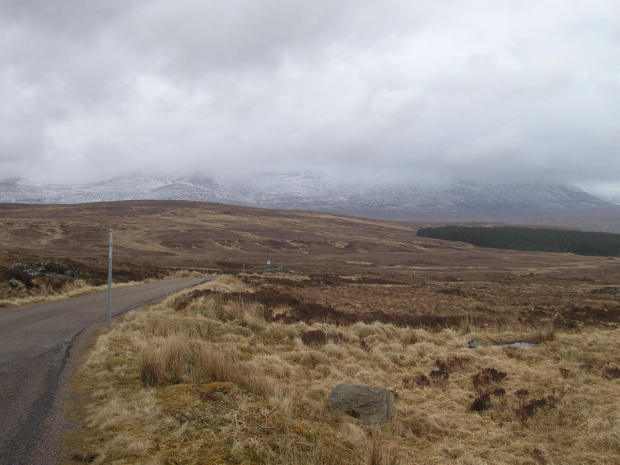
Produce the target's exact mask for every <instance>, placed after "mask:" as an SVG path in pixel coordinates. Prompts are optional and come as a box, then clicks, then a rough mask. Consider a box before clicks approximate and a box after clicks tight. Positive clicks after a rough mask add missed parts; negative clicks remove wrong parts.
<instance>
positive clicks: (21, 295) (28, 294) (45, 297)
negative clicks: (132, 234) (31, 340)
mask: <svg viewBox="0 0 620 465" xmlns="http://www.w3.org/2000/svg"><path fill="white" fill-rule="evenodd" d="M199 277H202V273H199V272H197V271H188V270H180V271H173V272H170V273H169V274H168V275H167V276H165V277H164V279H176V278H199ZM155 281H157V280H156V279H154V278H149V279H144V280H141V281H130V282H123V283H114V282H113V283H112V289H122V288H125V287H132V286H138V285H140V284H148V283H152V282H155ZM20 287H21V289H18V290H17V291H16V292H13V293H12V294H10V295H7V296H6V297H5V298H0V311H1V310H2V309H6V308H15V307H26V306H30V305H36V304H40V303H45V302H56V301H59V300H66V299H71V298H73V297H79V296H81V295H86V294H92V293H94V292H101V291H104V290H106V289H107V288H108V285H107V284H104V285H101V286H93V285H90V284H88V283H87V282H86V281H84V280H82V279H74V280H69V281H67V282H66V283H65V284H64V285H63V286H62V287H61V288H60V289H58V290H54V289H53V288H52V287H51V286H50V285H48V284H45V283H43V284H42V285H41V286H40V287H36V288H33V289H30V290H28V289H26V288H25V287H24V286H23V285H22V286H20Z"/></svg>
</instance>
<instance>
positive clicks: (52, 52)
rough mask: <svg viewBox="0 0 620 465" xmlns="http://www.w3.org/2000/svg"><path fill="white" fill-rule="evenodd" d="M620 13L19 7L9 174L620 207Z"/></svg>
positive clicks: (530, 6) (371, 5)
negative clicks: (548, 189) (162, 178)
mask: <svg viewBox="0 0 620 465" xmlns="http://www.w3.org/2000/svg"><path fill="white" fill-rule="evenodd" d="M619 25H620V4H616V3H615V2H610V1H607V0H604V1H603V0H593V1H589V2H583V1H573V0H567V1H564V2H558V1H555V0H554V1H551V0H542V1H541V0H538V1H528V0H526V1H523V2H497V1H492V0H479V1H476V0H464V1H459V2H456V1H446V2H434V3H432V2H422V1H417V0H415V1H410V0H387V1H381V2H379V1H374V0H342V1H338V2H333V1H327V0H317V1H315V2H298V1H289V0H261V1H257V0H240V1H236V2H225V1H220V0H214V1H210V2H203V1H199V0H177V1H172V0H159V1H145V0H144V1H132V2H127V1H123V0H107V1H105V2H102V1H98V0H31V1H28V2H24V1H20V0H5V1H4V2H2V4H0V55H1V59H0V99H1V101H2V102H3V105H2V107H0V178H7V177H23V178H27V179H32V180H37V181H46V182H83V181H93V180H100V179H103V178H107V177H112V176H118V175H126V174H132V173H140V174H166V173H171V174H187V173H199V174H206V175H219V176H221V175H235V174H247V173H251V172H262V171H274V170H275V171H284V170H291V169H298V168H306V169H320V170H322V171H330V172H333V173H334V174H335V175H336V176H343V177H349V178H355V177H363V178H369V177H375V176H376V177H379V178H385V179H400V180H402V179H417V178H420V177H435V176H439V177H460V178H472V179H480V180H492V181H528V180H553V181H565V182H571V183H578V184H581V185H584V186H586V185H587V186H589V187H590V188H591V189H592V190H596V189H597V188H598V187H600V186H606V187H605V189H607V191H609V192H612V193H613V192H615V191H616V190H617V191H618V192H619V193H620V184H619V182H618V181H619V180H620V138H618V134H620V26H619Z"/></svg>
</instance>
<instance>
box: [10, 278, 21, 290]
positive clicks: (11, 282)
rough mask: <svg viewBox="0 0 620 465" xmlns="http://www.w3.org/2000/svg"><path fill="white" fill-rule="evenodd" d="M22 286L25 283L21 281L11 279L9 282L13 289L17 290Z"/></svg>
mask: <svg viewBox="0 0 620 465" xmlns="http://www.w3.org/2000/svg"><path fill="white" fill-rule="evenodd" d="M20 284H24V283H22V282H21V281H20V280H19V279H11V280H10V281H9V286H10V287H11V289H13V288H16V287H17V286H19V285H20Z"/></svg>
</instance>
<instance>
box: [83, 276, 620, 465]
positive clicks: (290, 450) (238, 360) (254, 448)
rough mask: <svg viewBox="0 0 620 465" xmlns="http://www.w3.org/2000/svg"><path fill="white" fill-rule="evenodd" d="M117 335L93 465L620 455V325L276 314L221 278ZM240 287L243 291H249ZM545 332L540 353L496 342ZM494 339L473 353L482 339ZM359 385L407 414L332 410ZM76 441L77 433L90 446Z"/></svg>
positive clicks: (105, 370) (87, 365) (102, 383)
mask: <svg viewBox="0 0 620 465" xmlns="http://www.w3.org/2000/svg"><path fill="white" fill-rule="evenodd" d="M203 288H204V289H207V288H208V289H211V290H215V292H211V291H209V292H204V293H194V291H183V292H181V293H178V294H175V295H174V296H171V297H169V298H168V299H166V300H165V301H163V302H162V303H160V304H158V305H154V306H152V307H150V308H149V309H148V310H145V311H138V312H133V313H131V314H129V315H128V316H127V317H126V318H125V319H124V321H123V322H121V323H119V324H117V325H115V326H114V327H113V329H112V330H111V331H110V332H109V333H107V334H105V335H103V336H102V337H101V338H100V339H99V340H98V342H97V344H96V346H95V348H94V349H93V351H92V352H91V353H90V354H89V355H88V357H87V358H86V360H85V362H84V364H83V366H82V367H81V368H80V373H79V376H78V385H77V386H78V389H81V390H82V392H84V393H88V395H89V399H90V400H89V402H88V405H87V407H86V411H85V417H84V430H83V431H82V432H81V436H80V437H79V441H80V443H81V448H80V449H79V450H71V454H77V453H81V454H87V455H88V456H89V457H94V459H93V462H92V463H96V464H99V463H119V464H124V463H153V464H157V463H159V464H164V463H175V462H176V463H265V464H381V465H388V464H389V465H392V464H415V463H420V464H422V463H423V464H445V463H448V464H483V463H497V464H512V463H523V464H534V465H536V464H543V463H544V464H583V463H599V464H613V463H617V457H618V456H620V416H619V415H620V414H619V413H618V412H620V379H618V378H617V377H615V374H616V372H618V373H620V370H618V360H620V338H619V336H620V333H619V331H620V330H619V329H603V328H583V329H580V330H575V331H571V332H566V331H560V330H557V329H556V328H555V327H553V326H551V325H549V324H546V323H542V324H537V325H534V326H527V325H525V324H521V325H517V324H514V325H511V326H504V327H503V328H502V329H501V330H498V329H497V328H489V327H480V326H478V325H475V324H469V323H466V324H462V325H460V326H457V327H454V328H444V329H437V328H411V327H397V326H393V325H391V324H384V323H379V322H374V323H371V324H367V323H361V322H357V323H354V324H350V325H344V324H340V325H334V324H330V323H329V322H315V323H313V324H307V323H305V322H296V323H289V324H285V323H281V322H269V321H266V320H265V319H264V318H263V315H265V313H264V312H263V310H264V309H263V308H262V306H261V305H260V304H258V303H256V302H252V301H250V300H241V299H237V298H232V299H231V298H227V299H224V298H222V296H221V294H227V293H230V292H233V291H232V289H242V288H243V289H244V291H243V292H248V291H249V289H248V286H247V285H245V284H244V283H243V282H241V281H239V280H238V279H237V278H225V279H222V278H218V280H217V281H216V282H215V283H209V284H208V286H203ZM235 292H236V291H235ZM525 338H529V340H531V341H532V342H537V343H538V344H537V345H536V346H534V347H533V348H531V349H527V350H521V349H511V348H507V349H499V348H496V347H492V346H490V344H493V343H496V342H507V341H516V340H523V339H525ZM473 339H475V340H479V341H482V342H483V343H485V344H489V346H487V347H485V348H479V349H468V348H467V347H466V346H467V342H468V341H469V340H473ZM343 382H350V383H359V384H370V385H375V386H382V387H387V388H389V389H391V390H392V391H393V392H394V393H395V396H396V402H395V420H394V422H392V423H391V424H388V425H383V426H381V427H369V426H366V425H363V424H362V423H361V422H360V421H359V420H356V419H354V418H351V417H348V416H346V415H342V414H339V413H336V412H332V411H331V410H330V409H329V408H328V407H327V404H326V400H327V397H328V395H329V393H330V391H331V389H332V388H333V387H334V386H335V385H337V384H339V383H343ZM74 443H75V441H74Z"/></svg>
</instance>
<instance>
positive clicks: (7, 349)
mask: <svg viewBox="0 0 620 465" xmlns="http://www.w3.org/2000/svg"><path fill="white" fill-rule="evenodd" d="M201 282H204V280H203V279H196V278H189V279H188V278H183V279H174V280H169V281H160V282H156V283H152V284H144V285H140V286H134V287H127V288H123V289H117V290H114V291H113V292H112V312H113V314H114V315H118V314H120V313H123V312H126V311H127V310H130V309H132V308H135V307H138V306H140V305H142V304H144V303H146V302H149V301H151V300H154V299H156V298H158V297H162V296H164V295H166V294H169V293H172V292H175V291H178V290H180V289H183V288H186V287H189V286H193V285H197V284H200V283H201ZM106 311H107V292H98V293H96V294H90V295H86V296H83V297H77V298H74V299H69V300H64V301H60V302H51V303H46V304H40V305H36V306H33V307H27V308H16V309H9V310H4V311H1V312H0V465H9V464H10V465H18V464H22V463H25V461H26V456H27V454H28V451H29V449H30V448H31V447H32V446H33V444H34V443H35V441H36V440H37V438H38V436H39V435H40V433H41V430H42V425H43V421H44V419H45V415H46V414H47V412H48V411H49V409H50V407H51V405H52V400H53V398H54V393H55V391H56V387H57V385H58V379H59V376H60V373H61V372H62V369H63V366H64V363H65V360H66V358H67V355H68V353H69V348H70V347H71V343H72V341H73V339H74V338H75V336H76V335H78V334H79V333H80V332H81V331H82V330H83V329H84V328H87V327H88V326H90V325H93V324H95V323H98V322H100V321H103V320H105V317H106Z"/></svg>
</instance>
